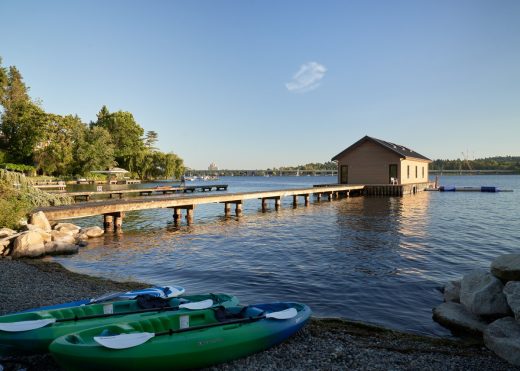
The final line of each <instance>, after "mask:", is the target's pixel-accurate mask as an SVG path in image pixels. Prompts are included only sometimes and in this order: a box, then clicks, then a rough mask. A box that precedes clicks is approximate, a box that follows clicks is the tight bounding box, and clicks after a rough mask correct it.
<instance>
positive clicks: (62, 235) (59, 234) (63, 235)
mask: <svg viewBox="0 0 520 371" xmlns="http://www.w3.org/2000/svg"><path fill="white" fill-rule="evenodd" d="M51 236H52V241H60V242H64V243H70V244H73V243H74V242H75V241H76V238H75V237H74V235H73V234H72V232H69V231H66V230H63V231H57V230H53V231H51Z"/></svg>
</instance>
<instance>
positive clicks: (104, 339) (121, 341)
mask: <svg viewBox="0 0 520 371" xmlns="http://www.w3.org/2000/svg"><path fill="white" fill-rule="evenodd" d="M297 314H298V312H297V311H296V309H295V308H289V309H285V310H282V311H279V312H272V313H267V314H263V315H261V316H257V317H247V318H240V319H235V320H231V321H226V322H217V323H210V324H207V325H200V326H193V327H187V328H182V329H179V330H171V329H170V330H168V331H161V332H155V333H154V332H134V333H130V334H121V335H112V336H94V340H95V341H96V342H97V343H98V344H100V345H102V346H104V347H106V348H110V349H126V348H132V347H136V346H138V345H141V344H144V343H146V342H147V341H148V340H150V339H151V338H153V337H155V336H162V335H173V334H178V333H181V332H187V331H195V330H201V329H205V328H209V327H217V326H225V325H232V324H235V323H244V322H254V321H259V320H261V319H265V318H272V319H280V320H283V319H290V318H293V317H296V315H297Z"/></svg>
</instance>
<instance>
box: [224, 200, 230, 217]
mask: <svg viewBox="0 0 520 371" xmlns="http://www.w3.org/2000/svg"><path fill="white" fill-rule="evenodd" d="M230 213H231V206H230V204H229V202H224V215H225V216H229V214H230Z"/></svg>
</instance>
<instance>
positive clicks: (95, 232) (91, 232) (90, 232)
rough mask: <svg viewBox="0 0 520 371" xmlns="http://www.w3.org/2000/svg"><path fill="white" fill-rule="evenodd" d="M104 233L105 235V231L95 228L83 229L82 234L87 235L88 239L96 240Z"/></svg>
mask: <svg viewBox="0 0 520 371" xmlns="http://www.w3.org/2000/svg"><path fill="white" fill-rule="evenodd" d="M104 233H105V231H104V230H103V229H102V228H100V227H98V226H95V227H89V228H83V229H82V230H81V233H80V234H83V235H86V236H87V237H88V238H95V237H101V236H102V235H103V234H104Z"/></svg>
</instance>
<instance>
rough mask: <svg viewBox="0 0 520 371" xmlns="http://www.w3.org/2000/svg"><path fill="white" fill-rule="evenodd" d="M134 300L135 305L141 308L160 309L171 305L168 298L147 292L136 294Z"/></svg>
mask: <svg viewBox="0 0 520 371" xmlns="http://www.w3.org/2000/svg"><path fill="white" fill-rule="evenodd" d="M136 302H137V306H138V307H139V308H141V309H155V308H158V309H160V308H167V307H169V306H170V305H171V304H170V299H168V298H166V299H163V298H159V297H157V296H153V295H149V294H144V295H137V297H136Z"/></svg>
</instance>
